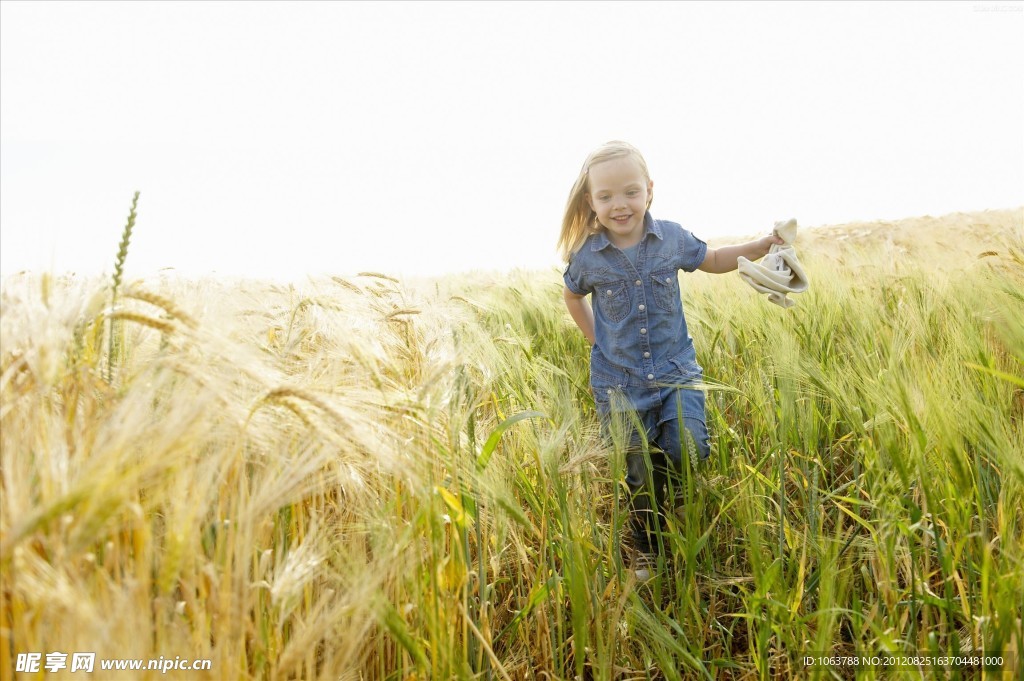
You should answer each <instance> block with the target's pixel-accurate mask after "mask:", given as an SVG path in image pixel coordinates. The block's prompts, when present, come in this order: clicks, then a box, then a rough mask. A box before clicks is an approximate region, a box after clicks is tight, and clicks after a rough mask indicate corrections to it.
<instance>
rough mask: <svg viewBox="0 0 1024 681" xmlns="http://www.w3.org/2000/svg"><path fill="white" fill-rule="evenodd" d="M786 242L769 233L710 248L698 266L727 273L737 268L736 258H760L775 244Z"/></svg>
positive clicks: (699, 268) (714, 271)
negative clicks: (740, 241)
mask: <svg viewBox="0 0 1024 681" xmlns="http://www.w3.org/2000/svg"><path fill="white" fill-rule="evenodd" d="M782 243H785V242H784V241H783V240H782V238H781V237H778V236H775V235H774V234H769V235H768V236H765V237H761V238H760V239H755V240H754V241H748V242H747V243H745V244H736V245H735V246H723V247H722V248H709V249H708V252H707V254H706V255H705V256H704V262H702V263H701V264H700V265H698V266H697V269H698V270H700V271H701V272H709V273H711V274H725V273H726V272H732V271H733V270H735V269H736V265H737V263H736V260H737V258H739V257H740V256H741V255H742V256H743V257H744V258H746V259H747V260H758V259H759V258H763V257H764V256H766V255H768V250H769V249H770V248H771V247H772V245H773V244H782Z"/></svg>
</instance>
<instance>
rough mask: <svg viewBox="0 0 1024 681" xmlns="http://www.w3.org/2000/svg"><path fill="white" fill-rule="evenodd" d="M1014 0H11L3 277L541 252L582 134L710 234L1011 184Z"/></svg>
mask: <svg viewBox="0 0 1024 681" xmlns="http://www.w3.org/2000/svg"><path fill="white" fill-rule="evenodd" d="M1022 9H1024V5H1022V4H1021V3H1020V2H1005V1H1004V2H908V3H898V2H894V3H879V2H865V3H855V2H845V3H840V2H830V3H809V2H795V3H778V2H756V3H753V2H752V3H739V2H730V3H721V4H717V3H674V2H653V3H649V4H648V3H640V2H638V3H625V2H621V3H620V2H567V3H547V2H522V3H513V2H508V3H505V2H453V3H426V2H422V3H421V2H413V3H401V2H367V3H354V2H351V3H350V2H337V3H335V2H308V3H298V2H296V3H287V4H285V3H274V2H253V3H247V2H223V3H215V2H109V3H92V2H69V3H62V2H13V1H7V0H5V1H4V2H2V3H0V88H2V92H0V273H2V274H3V275H4V276H6V275H10V274H13V273H15V272H17V271H19V270H22V269H32V270H43V271H52V272H64V271H75V272H78V273H98V272H110V271H112V269H113V259H114V255H115V252H116V249H117V243H118V240H119V239H120V235H121V230H122V228H123V226H124V223H125V218H126V216H127V214H128V208H129V205H130V201H131V196H132V193H133V192H134V191H135V190H137V189H138V190H140V191H141V192H142V195H141V199H140V202H139V216H138V222H137V225H136V229H135V232H134V235H133V238H132V244H131V249H130V251H129V255H128V261H127V264H126V274H127V275H128V276H131V277H134V276H143V275H145V274H148V273H151V272H154V271H156V270H158V269H160V268H165V267H170V268H175V270H176V271H178V272H180V273H183V274H186V275H198V274H206V273H210V272H216V273H219V274H221V275H225V276H234V275H244V276H254V277H273V278H282V279H284V278H302V277H304V276H305V275H307V274H309V275H319V274H342V275H343V274H352V273H355V272H359V271H363V270H375V271H383V272H390V273H393V274H438V273H444V272H452V271H461V270H470V269H506V268H513V267H526V268H536V267H549V266H556V265H558V259H557V255H556V254H555V250H554V244H555V241H556V239H557V236H558V229H559V224H560V220H561V216H562V209H563V207H564V203H565V199H566V196H567V194H568V191H569V188H570V187H571V185H572V183H573V181H574V180H575V178H576V175H577V173H578V172H579V169H580V165H581V164H582V162H583V159H584V158H585V157H586V155H587V153H588V152H589V151H590V150H591V149H593V148H594V147H596V146H598V145H600V144H601V143H603V142H605V141H607V140H610V139H625V140H628V141H630V142H632V143H633V144H635V145H636V146H638V147H639V148H640V149H641V151H642V152H643V153H644V155H645V156H646V158H647V162H648V165H649V167H650V170H651V174H652V177H653V179H654V182H655V202H654V205H653V207H652V212H653V213H654V214H655V216H657V217H662V218H666V219H671V220H675V221H677V222H681V223H682V224H684V226H686V227H688V228H690V229H691V230H692V231H693V232H695V233H696V234H697V235H698V236H701V237H704V238H713V237H718V236H723V235H730V234H752V233H757V232H762V231H767V230H768V229H770V227H771V224H772V222H773V221H774V220H778V219H782V218H786V217H790V216H794V217H796V218H798V220H799V221H800V222H801V224H803V225H805V226H814V225H822V224H835V223H839V222H846V221H851V220H869V219H894V218H899V217H909V216H914V215H925V214H931V215H939V214H943V213H947V212H953V211H968V210H980V209H986V208H1010V207H1016V206H1020V205H1022V204H1024V124H1022V121H1024V49H1022V48H1021V36H1022V35H1024V13H1022V12H1021V10H1022Z"/></svg>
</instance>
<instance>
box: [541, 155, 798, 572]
mask: <svg viewBox="0 0 1024 681" xmlns="http://www.w3.org/2000/svg"><path fill="white" fill-rule="evenodd" d="M653 191H654V183H653V182H652V181H651V176H650V174H649V173H648V172H647V164H646V162H645V161H644V159H643V156H641V155H640V152H639V151H637V149H635V148H634V147H633V146H631V145H629V144H627V143H625V142H617V141H616V142H608V143H607V144H605V145H603V146H601V147H600V148H598V149H597V150H596V151H594V152H593V153H591V154H590V156H588V157H587V160H586V162H585V163H584V164H583V168H582V170H580V175H579V177H578V178H577V179H576V184H575V185H573V188H572V192H570V194H569V200H568V202H567V204H566V208H565V216H564V217H563V218H562V232H561V234H560V235H559V238H558V249H559V251H560V253H561V255H562V258H563V259H564V260H566V261H567V262H568V266H567V267H566V269H565V275H564V280H565V289H564V291H563V297H564V298H565V305H566V307H567V308H568V309H569V314H570V315H571V316H572V318H573V320H574V321H575V322H576V324H577V326H579V327H580V330H581V331H582V332H583V335H584V336H586V337H587V340H588V341H589V342H590V344H591V346H592V347H591V352H590V386H591V390H592V391H593V394H594V401H595V404H596V406H597V413H598V417H599V418H600V421H601V427H602V431H603V432H604V434H605V436H609V435H610V426H611V423H612V415H613V414H618V415H619V416H620V417H621V415H622V414H624V413H625V412H630V411H632V412H635V413H636V417H637V418H636V420H635V421H633V420H632V419H621V418H620V419H619V422H622V421H625V422H626V423H627V424H628V423H630V422H631V421H632V422H633V423H639V424H642V426H643V430H644V432H643V433H641V432H638V430H637V428H635V427H630V430H629V432H628V437H627V447H626V485H627V487H628V488H629V491H630V525H631V526H632V530H633V539H634V549H635V551H636V558H635V559H634V562H633V568H634V571H635V574H636V576H637V578H638V579H640V580H646V579H648V578H650V576H651V574H652V568H653V567H654V565H655V562H656V559H657V553H656V552H657V549H658V546H659V542H658V540H657V536H656V534H655V532H656V530H657V526H658V523H659V522H660V520H661V518H660V517H659V516H660V514H661V507H662V504H663V503H664V501H665V497H666V485H667V481H668V475H669V472H670V470H669V469H673V470H678V469H679V468H680V466H681V463H682V460H681V457H682V443H683V442H686V445H687V448H688V450H689V451H694V452H695V453H696V454H698V455H699V456H700V459H701V460H704V459H707V458H708V456H709V455H710V453H711V451H710V444H709V442H708V430H707V426H706V425H705V416H704V393H703V392H702V391H701V390H699V389H695V388H694V386H695V384H696V383H697V382H698V381H700V379H701V378H702V373H703V372H702V369H701V367H700V366H699V365H698V364H697V359H696V355H695V353H694V348H693V340H692V339H691V338H690V335H689V333H688V332H687V329H686V318H685V316H684V315H683V307H682V300H681V298H680V294H679V280H678V275H677V272H678V270H685V271H687V272H692V271H694V270H697V269H699V270H701V271H703V272H711V273H714V274H722V273H725V272H731V271H733V270H735V269H736V265H737V262H736V261H737V258H738V257H739V256H744V257H746V258H747V259H749V260H757V259H758V258H761V257H763V256H764V255H765V254H767V253H768V250H769V248H770V247H771V245H772V244H776V243H782V239H780V238H779V237H777V236H775V235H769V236H765V237H763V238H761V239H758V240H756V241H751V242H749V243H745V244H740V245H738V246H727V247H724V248H712V249H709V248H708V247H707V244H706V243H704V242H703V241H701V240H700V239H698V238H697V237H695V236H694V235H693V234H691V233H690V232H688V231H687V230H685V229H683V228H682V227H680V226H679V225H678V224H676V223H674V222H666V221H664V220H655V219H654V218H652V217H651V214H650V213H649V212H648V209H649V208H650V207H651V200H652V199H653V197H654V194H653ZM588 295H589V296H591V304H590V305H587V304H586V302H585V301H584V298H585V297H586V296H588ZM687 388H689V389H687ZM680 421H682V423H680ZM643 438H646V441H647V442H648V443H650V444H651V445H653V447H652V448H651V456H650V457H645V455H644V453H643ZM649 460H650V461H651V462H653V464H654V465H653V470H648V461H649Z"/></svg>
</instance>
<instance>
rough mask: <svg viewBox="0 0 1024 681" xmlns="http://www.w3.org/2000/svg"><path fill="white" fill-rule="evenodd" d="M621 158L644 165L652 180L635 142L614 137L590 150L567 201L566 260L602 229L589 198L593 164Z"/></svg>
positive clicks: (562, 245)
mask: <svg viewBox="0 0 1024 681" xmlns="http://www.w3.org/2000/svg"><path fill="white" fill-rule="evenodd" d="M617 158H632V159H634V160H635V161H636V162H637V165H639V166H640V172H642V173H643V174H644V179H645V180H647V181H648V182H650V181H651V174H650V173H649V172H648V171H647V162H646V161H644V157H643V155H641V154H640V150H638V149H637V148H636V147H634V146H633V145H632V144H629V143H627V142H620V141H618V140H613V141H611V142H606V143H605V144H602V145H601V146H600V147H598V148H597V149H595V150H594V151H592V152H590V155H589V156H587V160H586V161H584V162H583V167H582V168H581V169H580V176H579V177H577V178H576V183H575V184H574V185H573V186H572V191H570V192H569V200H568V201H566V203H565V215H564V216H563V217H562V232H561V234H559V235H558V253H559V255H561V256H562V260H564V261H566V262H568V261H569V258H570V257H571V256H572V254H573V253H575V252H576V251H578V250H580V248H581V247H582V246H583V242H584V241H586V240H587V237H588V236H590V235H591V234H594V233H596V232H599V231H601V229H602V228H601V224H600V223H599V222H598V221H597V213H595V212H594V211H593V210H591V208H590V204H589V203H588V201H587V193H588V192H589V191H590V168H591V167H592V166H595V165H597V164H598V163H604V162H605V161H613V160H615V159H617ZM653 198H654V194H653V193H651V194H649V195H648V197H647V207H648V208H650V207H651V200H652V199H653Z"/></svg>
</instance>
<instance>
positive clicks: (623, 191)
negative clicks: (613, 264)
mask: <svg viewBox="0 0 1024 681" xmlns="http://www.w3.org/2000/svg"><path fill="white" fill-rule="evenodd" d="M587 175H588V185H589V186H588V189H589V190H590V191H588V192H587V202H588V203H589V204H590V208H591V210H593V211H594V212H595V213H597V221H598V222H599V223H601V226H602V227H604V228H605V229H606V230H608V240H609V241H611V242H612V243H613V244H615V245H616V246H618V247H619V248H628V247H629V246H632V245H634V244H637V243H639V242H640V238H641V237H643V235H644V215H645V214H646V213H647V199H648V197H650V195H651V191H652V190H653V189H654V183H653V182H651V181H650V180H648V179H647V178H645V177H644V174H643V171H642V170H640V166H639V164H638V163H637V162H636V161H635V160H633V159H631V158H628V157H627V158H616V159H612V160H611V161H603V162H601V163H597V164H595V165H592V166H590V169H589V170H588V171H587Z"/></svg>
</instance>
